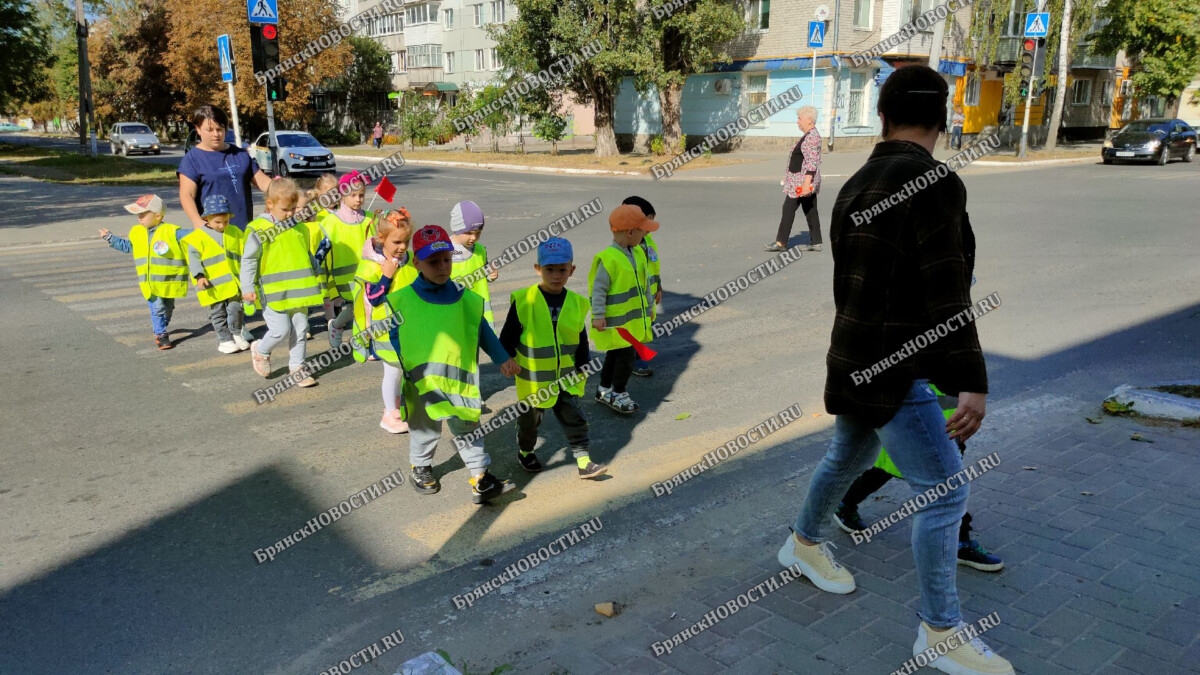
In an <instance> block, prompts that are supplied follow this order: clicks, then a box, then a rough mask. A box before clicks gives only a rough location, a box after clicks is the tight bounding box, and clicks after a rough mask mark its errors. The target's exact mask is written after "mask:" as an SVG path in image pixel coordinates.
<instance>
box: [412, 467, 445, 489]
mask: <svg viewBox="0 0 1200 675" xmlns="http://www.w3.org/2000/svg"><path fill="white" fill-rule="evenodd" d="M412 486H413V489H414V490H416V491H417V494H422V495H435V494H437V493H438V490H441V489H442V484H441V483H440V482H438V479H437V478H434V476H433V467H432V466H414V467H413V468H412Z"/></svg>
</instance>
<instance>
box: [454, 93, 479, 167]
mask: <svg viewBox="0 0 1200 675" xmlns="http://www.w3.org/2000/svg"><path fill="white" fill-rule="evenodd" d="M477 107H478V106H477V105H476V103H475V94H474V92H472V91H471V90H470V89H469V88H467V87H463V89H462V91H460V92H459V93H458V97H457V98H456V99H455V101H454V105H453V106H452V107H450V109H448V110H447V111H446V121H447V122H449V123H450V125H451V126H450V128H451V130H454V129H462V132H461V133H462V134H463V135H465V136H466V137H467V143H466V149H467V152H470V151H471V142H470V141H471V137H472V136H478V135H479V130H480V129H481V128H482V126H483V125H482V124H480V122H479V120H478V119H476V118H474V117H471V113H473V112H475V109H476V108H477ZM451 133H453V131H452V132H451Z"/></svg>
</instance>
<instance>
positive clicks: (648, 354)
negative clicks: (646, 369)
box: [616, 328, 658, 361]
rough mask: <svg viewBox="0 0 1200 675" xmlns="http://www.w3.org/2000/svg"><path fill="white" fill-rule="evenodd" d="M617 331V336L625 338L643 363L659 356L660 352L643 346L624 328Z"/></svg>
mask: <svg viewBox="0 0 1200 675" xmlns="http://www.w3.org/2000/svg"><path fill="white" fill-rule="evenodd" d="M616 330H617V335H620V336H621V337H623V338H625V341H626V342H628V343H629V344H631V345H633V351H635V352H637V355H638V358H639V359H641V360H643V361H649V360H650V359H652V358H654V357H656V356H658V352H656V351H654V350H653V349H650V348H649V347H647V346H646V345H644V344H642V343H641V342H638V340H637V338H635V337H633V336H632V335H630V334H629V331H627V330H625V329H624V328H618V329H616Z"/></svg>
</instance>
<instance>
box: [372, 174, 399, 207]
mask: <svg viewBox="0 0 1200 675" xmlns="http://www.w3.org/2000/svg"><path fill="white" fill-rule="evenodd" d="M375 194H377V195H379V196H380V197H383V201H385V202H387V203H389V204H391V203H392V197H395V196H396V186H395V185H392V181H390V180H388V179H387V176H384V177H383V179H382V180H380V181H379V185H376V186H375Z"/></svg>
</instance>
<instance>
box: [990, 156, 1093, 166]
mask: <svg viewBox="0 0 1200 675" xmlns="http://www.w3.org/2000/svg"><path fill="white" fill-rule="evenodd" d="M1072 162H1091V163H1093V164H1095V163H1097V162H1099V159H1097V158H1096V157H1078V158H1072V159H1039V160H1034V161H1032V162H989V161H986V160H979V159H977V160H975V161H974V162H971V166H1018V167H1019V166H1041V165H1046V164H1070V163H1072Z"/></svg>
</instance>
